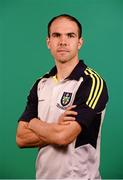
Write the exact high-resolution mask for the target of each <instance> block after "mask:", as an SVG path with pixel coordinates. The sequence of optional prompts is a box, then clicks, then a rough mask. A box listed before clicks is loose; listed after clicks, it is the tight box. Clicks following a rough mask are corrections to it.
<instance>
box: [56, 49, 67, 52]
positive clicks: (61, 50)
mask: <svg viewBox="0 0 123 180" xmlns="http://www.w3.org/2000/svg"><path fill="white" fill-rule="evenodd" d="M57 52H69V50H68V49H58V50H57Z"/></svg>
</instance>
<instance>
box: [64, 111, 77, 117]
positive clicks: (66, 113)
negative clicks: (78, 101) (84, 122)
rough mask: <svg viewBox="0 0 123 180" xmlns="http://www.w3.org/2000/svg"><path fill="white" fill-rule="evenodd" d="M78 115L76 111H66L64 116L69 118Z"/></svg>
mask: <svg viewBox="0 0 123 180" xmlns="http://www.w3.org/2000/svg"><path fill="white" fill-rule="evenodd" d="M77 114H78V113H77V112H76V111H65V113H64V115H65V116H69V115H74V116H76V115H77Z"/></svg>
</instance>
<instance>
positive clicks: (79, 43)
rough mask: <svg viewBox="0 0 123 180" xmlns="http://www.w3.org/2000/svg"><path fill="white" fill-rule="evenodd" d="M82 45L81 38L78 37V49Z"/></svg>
mask: <svg viewBox="0 0 123 180" xmlns="http://www.w3.org/2000/svg"><path fill="white" fill-rule="evenodd" d="M82 45H83V38H82V37H81V38H79V41H78V49H80V48H81V47H82Z"/></svg>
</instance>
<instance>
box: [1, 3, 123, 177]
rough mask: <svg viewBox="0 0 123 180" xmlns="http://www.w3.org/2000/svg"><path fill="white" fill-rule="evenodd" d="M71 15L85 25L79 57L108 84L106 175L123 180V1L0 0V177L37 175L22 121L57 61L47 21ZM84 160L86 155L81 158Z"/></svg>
mask: <svg viewBox="0 0 123 180" xmlns="http://www.w3.org/2000/svg"><path fill="white" fill-rule="evenodd" d="M62 13H68V14H71V15H73V16H75V17H76V18H78V20H79V21H80V22H81V24H82V26H83V38H84V45H83V47H82V48H81V50H80V53H79V57H80V59H83V60H84V61H85V63H86V64H88V65H89V66H90V67H92V68H93V69H95V70H96V71H97V72H98V73H99V74H100V75H101V76H102V77H103V78H104V79H105V80H106V82H107V85H108V90H109V96H110V99H109V103H108V106H107V112H106V116H105V120H104V124H103V128H102V143H101V165H100V170H101V174H102V177H103V178H106V179H113V178H115V179H118V178H119V179H120V178H123V131H122V129H123V110H122V108H123V107H122V102H123V95H122V94H123V71H122V69H123V0H59V1H58V0H11V1H10V0H0V178H1V179H2V178H3V179H10V178H11V179H14V178H16V179H26V178H31V179H33V178H35V160H36V156H37V149H31V148H30V149H29V148H28V149H19V148H18V147H17V146H16V143H15V134H16V127H17V121H18V118H19V116H20V115H21V113H22V112H23V110H24V107H25V104H26V97H27V96H28V93H29V90H30V88H31V87H32V85H33V83H34V82H35V80H36V79H38V78H39V77H40V76H42V75H43V74H44V73H46V72H47V71H49V69H50V68H52V66H53V65H54V61H53V58H52V57H51V55H50V52H49V50H48V49H47V47H46V36H47V24H48V22H49V21H50V19H51V18H52V17H54V16H56V15H59V14H62ZM81 158H82V157H81Z"/></svg>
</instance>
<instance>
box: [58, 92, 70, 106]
mask: <svg viewBox="0 0 123 180" xmlns="http://www.w3.org/2000/svg"><path fill="white" fill-rule="evenodd" d="M71 97H72V93H69V92H64V93H63V95H62V98H61V104H62V106H66V105H68V104H69V102H70V100H71Z"/></svg>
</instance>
